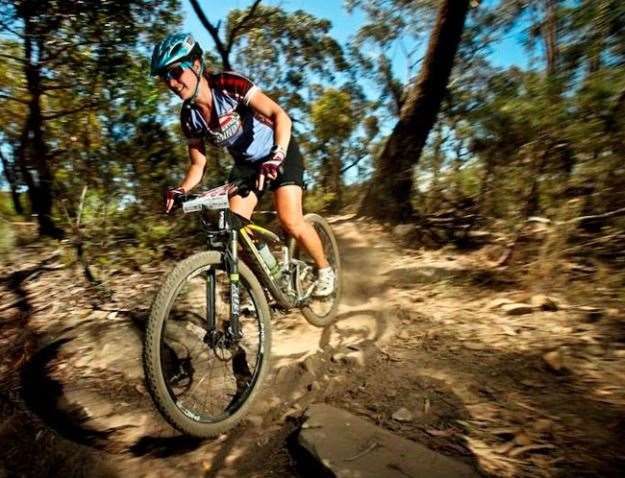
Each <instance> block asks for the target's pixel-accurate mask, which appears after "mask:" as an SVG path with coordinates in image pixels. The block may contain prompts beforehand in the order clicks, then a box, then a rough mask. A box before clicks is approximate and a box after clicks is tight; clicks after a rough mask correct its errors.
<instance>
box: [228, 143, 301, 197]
mask: <svg viewBox="0 0 625 478" xmlns="http://www.w3.org/2000/svg"><path fill="white" fill-rule="evenodd" d="M267 159H269V158H267ZM261 164H262V162H261V161H257V162H254V163H250V162H248V161H235V163H234V166H233V167H232V169H231V170H230V175H229V176H228V181H229V182H233V181H239V180H244V181H245V182H246V184H247V187H248V188H249V190H250V191H254V193H256V195H257V196H259V197H260V196H261V195H262V193H263V192H264V191H260V192H259V191H258V190H257V189H256V178H257V177H258V173H259V171H260V165H261ZM290 185H297V186H299V187H301V188H302V189H304V158H302V153H301V152H300V150H299V146H298V145H297V142H296V141H295V139H294V138H293V137H292V136H291V140H290V141H289V147H288V149H287V152H286V157H285V158H284V162H283V163H282V171H281V172H280V173H278V176H277V177H276V179H273V180H272V181H271V182H270V184H269V189H270V190H271V191H275V190H276V189H278V188H279V187H281V186H290Z"/></svg>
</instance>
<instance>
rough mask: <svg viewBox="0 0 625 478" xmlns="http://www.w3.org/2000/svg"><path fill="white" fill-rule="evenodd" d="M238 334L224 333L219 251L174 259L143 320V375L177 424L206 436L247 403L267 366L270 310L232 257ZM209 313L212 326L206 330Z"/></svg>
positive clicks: (225, 285)
mask: <svg viewBox="0 0 625 478" xmlns="http://www.w3.org/2000/svg"><path fill="white" fill-rule="evenodd" d="M238 267H239V277H240V317H239V326H240V331H241V333H242V338H241V339H240V340H238V341H233V340H229V335H227V334H226V333H225V331H226V330H227V329H228V325H229V323H230V322H229V320H230V282H229V276H228V273H227V272H226V271H225V270H224V266H223V263H222V257H221V253H219V252H216V251H208V252H201V253H198V254H195V255H193V256H191V257H189V258H187V259H185V260H184V261H182V262H180V263H179V264H178V265H177V266H176V267H175V268H174V270H173V271H172V272H171V273H170V274H169V275H168V276H167V277H166V279H165V281H164V283H163V285H162V286H161V288H160V290H159V291H158V293H157V295H156V298H155V299H154V303H153V304H152V309H151V312H150V317H149V319H148V321H147V325H146V334H145V344H144V352H143V363H144V369H145V376H146V383H147V385H148V390H149V391H150V395H151V396H152V398H153V400H154V403H155V404H156V406H157V408H158V409H159V411H160V412H161V414H162V415H163V417H164V418H165V419H166V420H167V421H168V422H169V423H170V424H171V425H172V426H173V427H174V428H176V429H178V430H179V431H181V432H183V433H185V434H187V435H192V436H197V437H202V438H204V437H214V436H217V435H219V434H221V433H223V432H225V431H227V430H229V429H231V428H232V427H234V426H235V425H236V424H237V423H238V422H239V421H240V420H241V419H242V418H243V417H244V416H245V415H246V414H247V412H248V411H249V409H250V406H251V404H252V402H253V401H254V398H255V397H256V396H257V394H258V392H259V389H260V388H261V384H262V382H263V379H264V377H265V375H266V373H267V370H268V367H269V357H270V349H271V325H270V311H269V307H268V305H267V300H266V298H265V295H264V293H263V291H262V288H261V286H260V284H259V283H258V280H257V279H256V277H255V276H254V274H253V273H252V272H251V271H250V269H249V268H248V267H247V266H246V265H245V264H243V263H241V262H239V266H238ZM208 314H213V316H214V319H215V326H216V328H215V330H214V331H212V332H211V331H209V330H208V326H207V324H208V321H207V315H208Z"/></svg>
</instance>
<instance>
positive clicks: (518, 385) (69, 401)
mask: <svg viewBox="0 0 625 478" xmlns="http://www.w3.org/2000/svg"><path fill="white" fill-rule="evenodd" d="M332 226H333V228H334V230H335V232H336V235H337V237H338V239H339V243H340V248H341V254H342V260H343V268H344V271H343V281H344V286H345V289H344V299H343V303H342V306H341V308H340V311H339V320H338V322H337V323H336V324H335V325H334V326H332V327H328V328H326V329H325V330H321V329H317V328H315V327H312V326H310V325H309V324H307V323H306V322H305V320H304V319H303V317H301V316H300V315H299V314H289V315H280V314H277V315H276V316H275V317H274V319H273V329H274V333H273V371H272V374H271V376H270V377H269V379H268V381H267V383H266V385H265V390H264V392H263V394H262V396H261V398H260V399H259V401H258V404H257V406H256V407H255V411H254V412H253V413H252V414H251V415H250V418H249V419H248V420H246V421H245V422H244V423H243V424H242V425H241V426H240V427H238V428H237V429H236V430H234V431H232V432H231V433H229V434H227V435H223V436H221V437H219V438H217V439H215V440H207V441H199V440H193V439H190V438H187V437H180V436H178V435H177V434H176V433H175V432H173V431H172V430H171V429H170V428H169V427H168V426H167V425H166V424H165V423H164V422H163V421H162V419H161V418H160V417H159V416H158V415H157V414H156V412H155V411H154V408H153V406H152V404H151V402H150V400H149V397H148V396H147V394H146V392H145V388H144V386H143V376H142V370H141V361H140V355H141V339H142V322H143V321H144V320H145V317H146V314H147V308H148V306H149V303H150V301H151V298H152V296H153V294H154V293H155V290H156V287H157V285H158V283H159V282H160V280H161V277H162V273H163V270H164V269H166V268H168V267H169V265H168V266H162V267H161V266H159V267H154V268H149V267H148V268H143V269H142V270H140V271H135V272H134V273H132V274H124V275H120V276H114V277H112V280H111V283H110V284H109V286H110V287H111V289H113V290H114V291H115V292H116V297H115V299H116V300H115V301H114V302H111V303H109V304H106V305H105V306H103V307H101V308H100V309H97V310H96V309H94V307H93V305H92V302H93V301H92V299H93V293H92V291H89V290H88V289H87V288H85V286H84V285H83V280H82V278H81V276H80V273H79V272H77V271H75V270H73V269H67V268H65V267H63V263H62V260H61V259H60V258H59V257H52V258H51V259H50V260H48V261H47V262H46V261H43V262H42V257H41V254H42V251H41V249H37V248H32V249H31V250H28V249H27V250H25V251H23V252H22V253H21V256H20V257H19V261H18V260H16V262H15V263H14V264H13V265H7V266H4V267H2V268H1V270H0V273H2V277H5V278H6V279H5V280H4V281H3V282H2V283H1V284H0V288H1V290H0V292H1V294H2V300H1V302H0V315H1V316H2V319H1V320H2V321H1V323H0V347H1V348H2V350H1V352H2V360H0V416H1V418H2V426H0V440H1V441H2V443H5V444H7V443H8V444H10V446H8V447H4V448H3V451H1V452H0V463H1V464H2V465H3V466H4V468H5V469H6V470H7V473H8V474H9V475H12V474H22V475H23V476H41V472H42V470H46V473H45V474H48V475H49V476H80V475H81V474H82V475H84V476H115V475H118V476H163V477H170V476H171V477H178V476H180V477H182V476H185V477H186V476H223V477H228V476H291V475H292V474H293V473H295V465H294V463H293V459H292V458H291V456H290V455H289V452H288V451H287V450H286V443H287V438H288V436H289V434H290V433H292V432H293V430H294V429H295V428H296V427H297V424H298V421H299V417H300V416H301V415H302V413H303V410H304V409H305V408H306V406H308V404H310V403H311V402H313V401H327V402H328V403H331V404H334V405H338V406H340V407H342V408H345V409H347V410H349V411H351V412H353V413H356V414H359V415H362V416H366V417H368V418H369V419H371V420H372V421H374V422H375V423H377V424H379V425H381V426H383V427H385V428H387V429H389V430H392V431H394V432H396V433H398V434H400V435H402V436H404V437H407V438H410V439H413V440H416V441H419V442H421V443H424V444H426V445H427V446H429V447H430V448H433V449H435V450H438V451H441V452H443V453H446V454H449V455H452V456H455V457H457V458H459V459H463V460H465V461H468V462H471V463H475V464H477V465H478V467H479V469H480V470H481V471H482V472H483V473H486V474H489V475H492V476H571V474H572V470H575V473H574V475H575V476H611V475H615V474H616V470H619V469H622V468H619V467H620V466H622V465H623V464H624V461H623V451H622V450H621V448H622V447H620V446H619V444H620V443H622V440H623V438H624V437H623V431H622V430H624V429H625V427H623V425H624V424H625V421H624V420H623V418H624V412H625V384H624V382H625V369H624V368H623V362H624V361H623V357H624V356H625V340H624V339H625V336H624V335H623V328H622V322H621V319H622V314H621V315H619V313H618V311H617V313H616V314H615V313H612V314H610V316H609V317H608V316H606V317H603V318H601V319H600V320H594V319H593V320H592V321H589V320H587V317H586V315H585V314H586V312H584V311H583V310H580V309H576V308H572V307H569V308H567V307H565V301H564V298H558V300H559V301H560V303H561V306H560V307H559V309H558V310H557V311H542V310H533V309H532V310H530V311H529V312H527V313H525V314H524V315H507V314H506V313H504V312H503V311H502V310H501V309H499V308H493V307H492V303H493V300H494V299H497V298H502V297H503V298H506V299H509V300H510V301H515V302H524V301H526V300H527V299H529V296H528V293H527V292H526V291H524V290H521V289H520V288H519V286H518V285H517V284H516V282H515V280H514V278H511V277H507V276H504V273H503V272H501V271H493V270H490V269H488V268H486V267H485V266H484V264H483V263H482V262H481V261H480V259H479V255H473V256H471V255H462V254H460V253H458V252H453V251H446V252H445V251H439V252H427V251H415V250H407V249H405V248H402V247H401V246H398V245H397V244H395V243H394V242H393V241H392V240H391V238H390V236H389V235H388V234H387V232H386V231H385V230H384V228H383V227H381V226H379V225H375V224H370V223H368V222H367V221H362V220H354V218H353V217H350V216H345V217H337V218H334V219H333V221H332ZM49 252H50V251H48V252H47V254H48V255H49ZM15 264H19V267H16V265H15ZM128 284H132V286H131V287H129V286H128ZM545 353H551V354H552V355H550V357H552V358H553V357H555V359H557V360H559V362H557V363H556V364H555V365H556V368H558V367H557V365H560V367H559V368H558V370H555V369H553V368H550V365H549V363H548V362H546V361H545V359H544V358H543V356H544V355H545ZM554 354H555V355H554ZM551 365H552V366H553V365H554V364H553V363H552V364H551ZM402 409H405V410H404V411H403V418H401V417H400V416H399V415H396V417H398V418H401V420H397V419H394V418H393V415H394V414H396V412H398V411H400V410H402ZM406 412H407V415H406ZM35 453H38V456H40V460H39V464H34V463H32V462H31V460H30V458H29V457H32V456H33V455H34V454H35ZM0 471H1V470H0ZM1 475H2V473H1V472H0V476H1ZM615 476H616V475H615Z"/></svg>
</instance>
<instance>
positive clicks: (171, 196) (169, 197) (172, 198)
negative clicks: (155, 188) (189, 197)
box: [165, 187, 187, 214]
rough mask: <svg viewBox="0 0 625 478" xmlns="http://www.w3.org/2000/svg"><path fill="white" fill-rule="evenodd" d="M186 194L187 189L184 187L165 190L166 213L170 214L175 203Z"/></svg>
mask: <svg viewBox="0 0 625 478" xmlns="http://www.w3.org/2000/svg"><path fill="white" fill-rule="evenodd" d="M186 194H187V193H186V191H185V190H184V189H182V188H172V187H169V188H167V190H166V191H165V214H169V213H170V211H171V210H172V208H173V207H174V204H175V203H176V202H177V201H180V200H181V199H183V198H184V196H185V195H186Z"/></svg>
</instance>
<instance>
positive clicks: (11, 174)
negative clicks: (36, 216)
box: [0, 151, 24, 216]
mask: <svg viewBox="0 0 625 478" xmlns="http://www.w3.org/2000/svg"><path fill="white" fill-rule="evenodd" d="M0 161H2V169H3V170H4V177H5V178H6V180H7V182H8V183H9V188H10V189H11V199H12V200H13V209H14V210H15V213H16V214H19V215H20V216H21V215H22V214H24V209H23V208H22V203H21V202H20V195H19V193H18V192H17V178H16V176H15V166H14V165H13V164H9V162H8V161H7V159H6V158H5V157H4V154H2V151H0Z"/></svg>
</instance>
